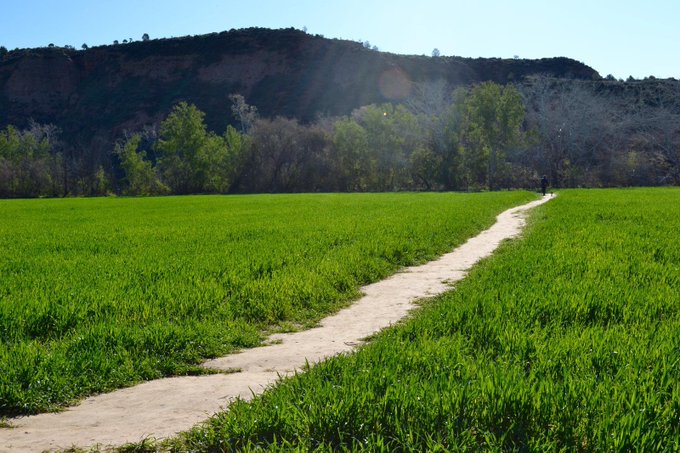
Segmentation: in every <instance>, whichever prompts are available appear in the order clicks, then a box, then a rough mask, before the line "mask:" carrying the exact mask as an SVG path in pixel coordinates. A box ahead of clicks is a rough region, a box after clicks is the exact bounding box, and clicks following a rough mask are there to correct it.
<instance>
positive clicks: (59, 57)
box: [0, 29, 599, 146]
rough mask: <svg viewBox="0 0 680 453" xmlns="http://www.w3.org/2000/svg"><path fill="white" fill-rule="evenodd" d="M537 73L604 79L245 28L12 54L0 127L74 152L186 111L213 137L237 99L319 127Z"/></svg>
mask: <svg viewBox="0 0 680 453" xmlns="http://www.w3.org/2000/svg"><path fill="white" fill-rule="evenodd" d="M533 74H546V75H550V76H555V77H565V78H577V79H587V80H591V79H597V78H599V75H598V74H597V73H596V72H595V71H594V70H593V69H591V68H589V67H588V66H585V65H584V64H582V63H579V62H576V61H574V60H569V59H566V58H552V59H542V60H503V59H464V58H459V57H438V58H430V57H424V56H403V55H394V54H388V53H382V52H378V51H373V50H369V49H366V48H364V47H363V46H362V45H361V44H360V43H356V42H352V41H341V40H329V39H325V38H323V37H320V36H311V35H308V34H306V33H303V32H301V31H298V30H293V29H287V30H267V29H247V30H235V31H230V32H223V33H219V34H217V33H214V34H211V35H204V36H197V37H188V38H178V39H161V40H153V41H146V42H133V43H129V44H122V45H114V46H103V47H96V48H91V49H88V50H82V51H80V50H78V51H77V50H73V49H63V48H44V49H29V50H18V51H13V52H10V53H9V54H7V55H5V56H4V58H3V60H2V61H0V127H3V126H4V125H6V124H14V125H17V126H19V127H23V126H25V125H26V124H27V123H28V121H29V120H30V119H33V120H35V121H38V122H41V123H53V124H56V125H57V126H59V127H60V128H61V129H62V131H63V138H64V140H65V141H66V142H69V143H78V144H80V146H83V145H84V146H90V145H91V144H92V143H95V142H96V143H101V144H102V146H108V145H110V143H111V142H112V141H113V140H115V139H116V138H117V137H119V135H120V133H121V131H122V130H124V129H128V130H136V129H138V128H140V127H142V126H144V125H145V124H150V123H154V122H157V121H159V120H161V119H162V118H164V117H165V116H166V115H167V114H168V113H169V111H170V109H171V108H172V106H173V105H174V104H176V103H178V102H180V101H188V102H191V103H194V104H196V105H197V106H198V107H199V108H200V109H201V110H203V111H204V112H206V121H207V123H208V125H209V127H211V128H213V129H215V130H217V131H222V130H223V129H224V127H225V126H226V124H227V123H229V122H230V121H231V114H230V102H229V99H228V96H229V95H230V94H232V93H240V94H242V95H243V96H244V97H245V98H246V100H247V102H248V103H250V104H253V105H255V106H257V108H258V110H259V111H260V113H261V115H263V116H275V115H283V116H288V117H295V118H298V119H299V120H301V121H310V120H313V119H314V118H316V117H317V116H318V115H319V114H326V115H340V114H347V113H349V112H351V111H352V109H354V108H357V107H359V106H361V105H366V104H370V103H376V102H386V101H392V102H395V101H396V102H398V101H400V100H402V99H404V98H406V97H408V96H409V94H410V90H411V89H412V87H413V83H412V82H416V83H422V82H427V81H436V80H445V81H446V82H448V83H449V84H450V85H451V86H457V85H461V84H469V83H474V82H479V81H485V80H492V81H496V82H499V83H505V82H509V81H519V80H521V79H522V78H524V77H526V76H529V75H533Z"/></svg>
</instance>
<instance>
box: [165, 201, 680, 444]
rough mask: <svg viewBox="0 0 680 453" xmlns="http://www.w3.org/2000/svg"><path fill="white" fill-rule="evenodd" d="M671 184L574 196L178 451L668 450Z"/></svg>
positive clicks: (674, 283)
mask: <svg viewBox="0 0 680 453" xmlns="http://www.w3.org/2000/svg"><path fill="white" fill-rule="evenodd" d="M679 231H680V189H677V188H673V189H636V190H592V191H589V190H570V191H564V192H562V193H561V194H560V195H559V197H558V198H556V199H555V200H553V201H551V202H550V203H548V204H546V205H543V206H541V207H539V208H537V209H536V210H535V211H534V214H533V215H532V220H531V222H530V225H529V227H528V229H527V231H526V233H525V237H524V238H523V239H521V240H518V241H514V242H512V243H509V244H505V245H503V246H502V247H501V249H500V250H499V252H498V253H497V254H496V255H495V256H493V257H492V258H490V259H488V260H486V261H484V262H483V263H481V265H479V266H478V267H476V268H475V270H474V271H473V272H472V273H471V274H470V275H469V276H468V278H467V279H465V280H464V281H462V282H461V283H459V284H458V285H457V289H456V290H455V291H451V292H449V293H447V294H445V295H443V296H440V297H438V298H436V299H435V300H434V301H432V302H428V303H426V305H425V307H424V308H423V310H422V311H421V312H420V313H419V314H418V315H417V316H415V317H414V318H413V319H410V320H409V321H408V322H405V323H403V324H401V325H399V326H397V327H396V328H392V329H389V330H387V331H383V332H382V333H381V334H378V335H376V338H375V341H374V342H372V343H371V344H369V345H367V346H365V347H363V348H361V349H360V351H359V352H358V353H356V354H352V355H346V356H340V357H336V358H333V359H331V360H328V361H327V362H324V363H322V364H320V365H318V366H315V367H313V368H312V369H311V370H309V372H307V373H305V374H301V375H298V376H297V377H295V378H292V379H287V380H284V381H282V382H280V383H279V384H278V385H277V387H276V388H274V389H273V390H272V391H269V392H266V393H265V394H263V395H261V396H259V397H257V398H256V399H255V400H254V401H253V402H251V403H245V402H237V403H235V404H234V405H232V407H231V409H230V411H229V412H227V413H224V414H221V415H219V416H217V417H215V418H214V419H212V421H211V422H210V423H209V424H207V425H206V426H205V427H203V428H200V429H196V430H194V431H193V432H191V433H190V434H188V435H187V436H186V437H183V438H180V439H179V440H176V441H175V443H174V447H173V448H174V449H176V450H178V451H233V450H235V449H243V450H256V449H267V450H271V451H280V450H286V451H287V450H301V451H309V450H318V451H325V450H334V451H342V450H366V451H462V450H468V451H470V450H471V451H477V450H485V451H486V450H491V451H512V450H517V451H645V452H647V451H678V450H679V449H680V240H679V237H678V232H679Z"/></svg>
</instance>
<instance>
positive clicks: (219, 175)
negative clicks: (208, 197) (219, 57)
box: [156, 102, 241, 194]
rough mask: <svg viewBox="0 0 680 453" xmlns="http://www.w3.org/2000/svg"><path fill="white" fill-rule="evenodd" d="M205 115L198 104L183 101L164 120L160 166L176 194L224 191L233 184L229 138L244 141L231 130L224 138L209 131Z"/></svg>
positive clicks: (158, 151) (158, 145) (233, 163)
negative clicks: (238, 138)
mask: <svg viewBox="0 0 680 453" xmlns="http://www.w3.org/2000/svg"><path fill="white" fill-rule="evenodd" d="M204 117H205V114H204V113H203V112H202V111H200V110H199V109H198V108H197V107H196V106H195V105H191V104H187V103H186V102H181V103H179V104H178V105H176V106H175V108H174V109H173V110H172V112H171V113H170V115H168V117H167V118H166V119H165V121H163V122H162V123H161V127H160V134H159V140H158V142H157V143H156V151H157V154H158V168H159V169H160V172H161V176H162V180H163V182H165V183H166V184H167V185H168V186H169V187H170V188H171V189H172V191H173V192H174V193H178V194H188V193H205V192H209V193H216V192H217V193H224V192H227V191H228V190H229V188H230V186H231V180H232V178H233V176H234V168H235V160H234V159H235V157H234V156H233V155H232V151H234V149H230V148H229V144H228V143H227V140H230V142H231V144H232V145H234V146H240V145H241V143H240V142H238V140H237V138H236V136H235V135H234V134H235V131H233V130H231V129H227V134H226V136H224V137H223V136H219V135H217V134H215V133H213V132H208V131H207V129H206V125H205V123H204V121H203V120H204ZM232 129H233V128H232ZM238 152H241V150H240V149H239V150H238Z"/></svg>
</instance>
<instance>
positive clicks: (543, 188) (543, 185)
mask: <svg viewBox="0 0 680 453" xmlns="http://www.w3.org/2000/svg"><path fill="white" fill-rule="evenodd" d="M547 188H548V177H547V176H545V175H543V177H542V178H541V192H543V196H544V197H545V191H546V189H547Z"/></svg>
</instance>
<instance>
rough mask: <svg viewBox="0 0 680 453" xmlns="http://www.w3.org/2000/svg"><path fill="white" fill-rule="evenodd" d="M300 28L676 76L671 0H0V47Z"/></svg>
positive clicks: (675, 15)
mask: <svg viewBox="0 0 680 453" xmlns="http://www.w3.org/2000/svg"><path fill="white" fill-rule="evenodd" d="M253 26H257V27H267V28H287V27H295V28H299V29H302V28H303V27H306V28H307V31H308V32H309V33H313V34H321V35H324V36H326V37H328V38H343V39H352V40H362V41H369V42H370V43H371V45H376V46H378V48H379V49H380V50H384V51H389V52H394V53H400V54H418V55H421V54H424V55H430V54H431V53H432V50H433V49H434V48H435V47H436V48H438V49H439V50H440V52H441V54H442V55H459V56H463V57H501V58H511V57H513V56H515V55H518V56H520V57H522V58H542V57H554V56H565V57H570V58H574V59H576V60H579V61H582V62H584V63H586V64H588V65H590V66H592V67H593V68H594V69H596V70H597V71H598V72H599V73H600V74H601V75H602V76H605V75H607V74H613V75H614V76H616V77H617V78H626V77H628V76H629V75H632V76H633V77H635V78H643V77H646V76H649V75H654V76H656V77H663V78H665V77H675V78H680V58H678V57H679V55H678V52H679V47H678V45H679V44H680V0H618V1H616V0H571V1H563V0H514V1H513V0H507V1H500V0H449V1H446V0H377V1H371V0H345V1H339V0H298V1H296V0H288V1H274V0H240V1H234V0H163V1H160V0H2V5H1V7H0V45H3V46H5V47H7V48H8V49H10V50H11V49H14V48H16V47H19V48H25V47H40V46H46V45H48V44H49V43H54V44H55V45H60V46H63V45H66V44H69V45H72V46H74V47H76V48H80V46H81V45H82V44H83V43H87V44H88V45H90V46H92V45H98V44H110V43H112V42H113V41H114V40H119V41H121V42H122V40H123V39H129V38H133V39H135V40H139V39H140V38H141V36H142V34H144V33H148V34H149V35H150V36H151V38H160V37H172V36H185V35H196V34H204V33H211V32H219V31H224V30H229V29H231V28H245V27H253Z"/></svg>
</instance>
